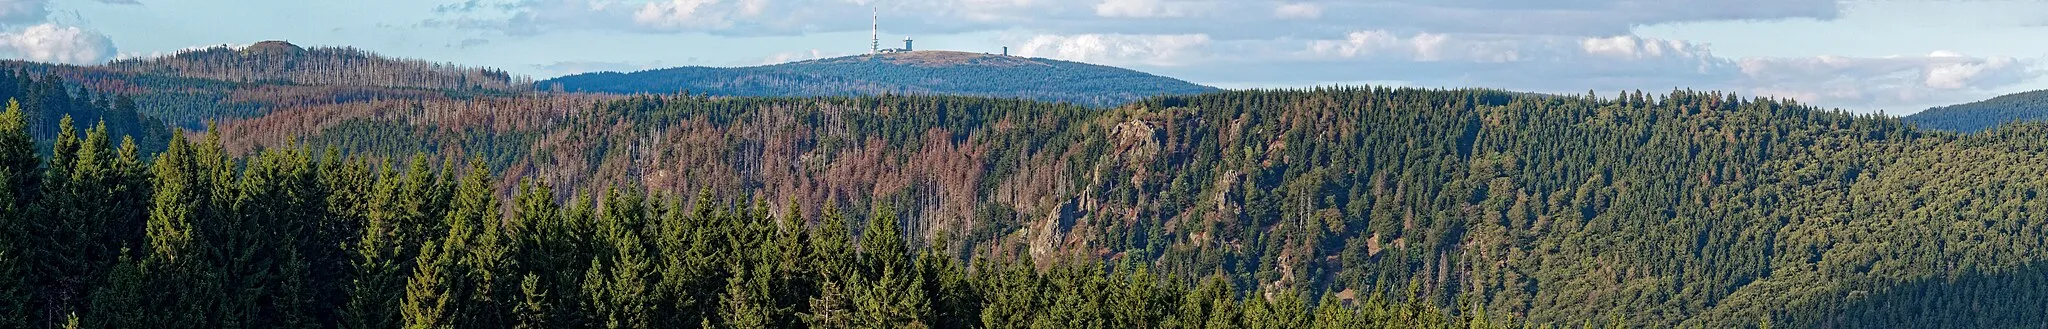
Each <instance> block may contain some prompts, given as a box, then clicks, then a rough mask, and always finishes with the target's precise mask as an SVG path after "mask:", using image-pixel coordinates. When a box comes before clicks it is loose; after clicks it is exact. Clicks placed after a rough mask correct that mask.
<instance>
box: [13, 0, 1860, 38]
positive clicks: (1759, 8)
mask: <svg viewBox="0 0 2048 329" xmlns="http://www.w3.org/2000/svg"><path fill="white" fill-rule="evenodd" d="M0 1H4V0H0ZM486 2H489V3H486ZM1840 6H1841V5H1840V4H1839V3H1837V2H1836V0H1666V1H1639V0H1567V1H1526V0H1379V1H1308V0H1290V1H1287V2H1273V1H1223V0H892V1H873V0H653V1H649V0H495V1H491V0H479V1H473V2H464V3H462V4H460V5H448V6H441V7H439V8H438V9H437V10H436V12H437V13H439V14H441V15H443V16H442V17H439V18H435V19H432V20H429V21H428V25H430V26H447V27H459V28H474V29H486V30H499V31H504V32H508V33H511V34H537V33H547V32H552V31H557V30H564V29H596V30H623V31H634V32H648V33H666V32H675V31H703V32H712V33H719V34H733V35H757V34H798V33H811V32H846V31H859V30H865V29H867V27H868V24H867V20H868V17H867V15H863V14H865V13H867V11H868V9H869V8H870V7H874V8H879V9H881V11H882V13H883V16H884V18H885V19H884V21H885V24H884V25H885V29H888V30H891V31H893V32H897V33H904V34H920V35H925V34H946V33H963V32H984V31H1006V30H1019V29H1022V30H1032V31H1036V32H1041V33H1056V34H1196V33H1200V34H1209V35H1210V36H1211V37H1212V38H1217V39H1219V40H1236V39H1274V38H1280V37H1298V38H1300V37H1327V35H1329V34H1331V33H1339V34H1341V33H1344V32H1347V31H1358V30H1389V31H1404V32H1414V31H1430V32H1436V33H1497V34H1528V35H1539V34H1542V35H1617V34H1627V33H1629V31H1630V30H1631V29H1632V28H1634V27H1637V26H1643V25H1654V24H1664V23H1681V22H1706V21H1731V20H1775V19H1790V18H1813V19H1832V18H1835V17H1836V16H1838V15H1839V13H1840ZM1131 18H1175V19H1131Z"/></svg>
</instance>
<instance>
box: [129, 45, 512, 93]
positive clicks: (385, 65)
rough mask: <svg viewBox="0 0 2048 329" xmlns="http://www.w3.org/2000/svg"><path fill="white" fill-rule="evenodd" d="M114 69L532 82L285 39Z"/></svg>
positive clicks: (457, 86) (433, 84)
mask: <svg viewBox="0 0 2048 329" xmlns="http://www.w3.org/2000/svg"><path fill="white" fill-rule="evenodd" d="M106 67H108V68H112V69H114V70H118V71H124V72H135V73H149V74H160V75H166V76H179V77H189V78H202V79H212V80H221V81H230V82H264V83H290V84H300V85H348V86H369V87H401V88H425V89H444V90H499V91H510V90H523V89H525V88H526V87H527V85H528V84H529V83H531V79H529V78H526V77H523V76H515V75H512V74H510V73H507V72H505V71H501V70H496V69H490V68H477V67H468V66H461V65H454V64H446V63H436V62H430V61H425V60H416V59H400V58H391V57H385V56H382V55H377V54H374V53H370V52H367V51H363V50H359V49H355V48H348V47H316V48H311V49H308V48H301V47H299V46H298V45H293V44H291V43H288V42H284V41H263V42H257V43H256V44H254V45H250V46H247V47H240V48H236V47H229V46H217V47H209V48H204V49H197V50H188V51H183V52H179V53H177V54H174V55H170V56H164V57H155V58H139V59H127V60H118V61H113V62H109V63H107V65H106Z"/></svg>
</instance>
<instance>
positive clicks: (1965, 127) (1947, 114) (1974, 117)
mask: <svg viewBox="0 0 2048 329" xmlns="http://www.w3.org/2000/svg"><path fill="white" fill-rule="evenodd" d="M2043 119H2048V90H2035V91H2029V92H2023V93H2017V94H2011V95H2004V96H1998V97H1993V98H1991V99H1986V100H1981V101H1976V102H1970V103H1964V104H1956V105H1949V106H1941V107H1935V108H1931V109H1927V110H1926V111H1920V112H1919V113H1913V115H1908V116H1906V117H1905V118H1904V120H1905V121H1906V122H1910V123H1913V124H1914V125H1918V126H1920V128H1927V129H1940V130H1947V131H1955V132H1964V133H1972V132H1978V131H1983V130H1985V129H1991V128H1993V127H1998V126H1999V125H2004V124H2008V123H2013V122H2028V121H2041V120H2043Z"/></svg>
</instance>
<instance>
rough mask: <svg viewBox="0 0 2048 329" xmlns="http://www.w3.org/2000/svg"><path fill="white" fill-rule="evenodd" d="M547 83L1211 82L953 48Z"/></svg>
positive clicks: (774, 88) (1067, 97)
mask: <svg viewBox="0 0 2048 329" xmlns="http://www.w3.org/2000/svg"><path fill="white" fill-rule="evenodd" d="M535 85H536V86H537V87H538V88H542V89H544V90H551V91H567V92H595V93H615V94H636V93H649V94H674V93H679V92H689V93H692V94H700V95H713V96H848V95H878V94H949V95H965V96H990V97H1014V98H1026V99H1034V100H1041V101H1051V102H1071V103H1077V104H1086V105H1097V106H1107V105H1116V104H1123V103H1128V102H1131V101H1134V100H1138V99H1142V98H1146V97H1152V96H1159V95H1188V94H1199V93H1206V92H1212V91H1217V90H1218V89H1216V88H1214V87H1209V86H1203V85H1198V84H1194V83H1189V82H1187V81H1182V80H1178V79H1173V78H1168V77H1162V76H1158V75H1152V74H1147V73H1144V72H1138V71H1133V70H1128V69H1123V68H1116V67H1110V66H1102V65H1094V64H1087V63H1078V62H1069V61H1060V60H1051V59H1043V58H1028V57H1019V56H1005V55H993V54H978V53H967V52H955V51H917V52H903V53H887V54H876V55H857V56H847V57H838V58H828V59H819V60H809V61H801V62H792V63H784V64H775V65H766V66H754V67H730V68H728V67H678V68H669V69H659V70H649V71H640V72H633V73H618V72H601V73H586V74H577V75H570V76H564V77H560V78H555V79H549V80H545V81H541V82H538V83H536V84H535Z"/></svg>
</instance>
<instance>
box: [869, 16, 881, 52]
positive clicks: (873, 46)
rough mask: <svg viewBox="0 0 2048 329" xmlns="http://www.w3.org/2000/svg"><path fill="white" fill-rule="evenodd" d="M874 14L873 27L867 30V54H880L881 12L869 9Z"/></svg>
mask: <svg viewBox="0 0 2048 329" xmlns="http://www.w3.org/2000/svg"><path fill="white" fill-rule="evenodd" d="M868 9H870V10H874V11H875V12H874V13H875V25H874V26H873V27H872V28H871V29H869V30H868V54H869V55H873V54H880V53H882V10H881V9H878V8H873V7H869V8H868Z"/></svg>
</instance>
